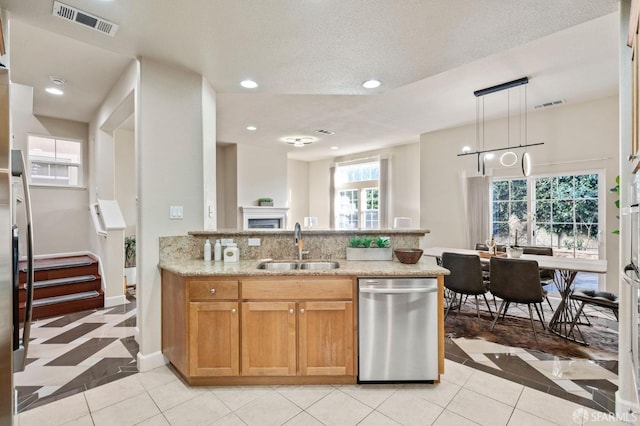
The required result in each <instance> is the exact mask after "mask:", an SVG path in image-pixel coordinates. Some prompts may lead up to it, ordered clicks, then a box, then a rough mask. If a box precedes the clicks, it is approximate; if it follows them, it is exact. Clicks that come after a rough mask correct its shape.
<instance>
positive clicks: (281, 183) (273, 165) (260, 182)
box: [236, 144, 287, 228]
mask: <svg viewBox="0 0 640 426" xmlns="http://www.w3.org/2000/svg"><path fill="white" fill-rule="evenodd" d="M236 147H237V173H238V177H237V179H238V181H237V185H238V186H237V189H238V207H240V206H256V205H257V202H258V198H261V197H270V198H273V205H274V207H287V153H286V151H285V150H284V149H277V148H273V147H269V148H261V147H256V146H251V145H244V144H237V146H236ZM238 228H242V224H241V223H238Z"/></svg>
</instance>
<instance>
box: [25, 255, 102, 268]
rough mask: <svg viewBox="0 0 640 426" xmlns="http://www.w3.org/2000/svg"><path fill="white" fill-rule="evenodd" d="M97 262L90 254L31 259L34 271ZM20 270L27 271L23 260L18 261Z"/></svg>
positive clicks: (87, 264)
mask: <svg viewBox="0 0 640 426" xmlns="http://www.w3.org/2000/svg"><path fill="white" fill-rule="evenodd" d="M94 263H97V261H96V260H95V259H93V258H92V257H90V256H86V255H83V256H69V257H51V258H40V259H35V260H34V261H33V266H34V270H35V271H47V270H51V269H64V268H73V267H78V266H89V265H92V264H94ZM20 271H22V272H26V271H27V262H26V261H25V260H21V261H20Z"/></svg>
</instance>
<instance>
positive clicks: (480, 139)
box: [458, 77, 544, 176]
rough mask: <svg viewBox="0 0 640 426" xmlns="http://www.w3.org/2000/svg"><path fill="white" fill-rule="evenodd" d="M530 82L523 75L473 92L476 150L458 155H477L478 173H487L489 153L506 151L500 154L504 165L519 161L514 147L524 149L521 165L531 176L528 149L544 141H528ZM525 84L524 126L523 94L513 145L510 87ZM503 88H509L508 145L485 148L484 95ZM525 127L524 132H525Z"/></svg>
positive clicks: (513, 164) (501, 162)
mask: <svg viewBox="0 0 640 426" xmlns="http://www.w3.org/2000/svg"><path fill="white" fill-rule="evenodd" d="M528 83H529V78H528V77H522V78H519V79H517V80H513V81H509V82H506V83H502V84H498V85H496V86H491V87H487V88H485V89H480V90H476V91H475V92H473V94H474V95H475V96H476V150H475V151H474V152H472V151H470V150H463V152H462V153H461V154H458V157H461V156H465V155H475V156H476V158H477V166H478V173H481V174H482V175H483V176H484V175H485V161H486V160H487V159H488V157H487V156H488V154H490V153H494V152H500V151H506V152H504V153H503V154H502V155H501V156H500V164H501V165H502V166H503V167H513V166H515V165H516V164H517V162H518V155H517V154H516V153H515V152H514V149H524V153H523V154H522V157H521V167H522V174H523V175H524V176H529V175H530V174H531V156H530V154H529V152H528V150H527V148H528V147H530V146H537V145H544V142H537V143H527V88H526V85H527V84H528ZM519 86H525V87H524V88H522V87H521V88H520V93H522V91H523V89H524V126H523V124H522V122H523V114H522V109H523V105H522V95H520V97H519V107H518V113H519V136H518V139H519V141H518V145H517V146H513V147H512V146H511V141H510V139H511V115H510V94H509V89H511V88H513V87H519ZM502 90H507V146H506V147H500V148H488V149H485V138H484V96H486V95H489V94H492V93H495V92H500V91H502ZM480 98H482V99H480ZM480 110H482V121H481V120H480ZM523 128H524V132H523ZM523 133H524V143H522V142H523ZM481 157H482V158H481Z"/></svg>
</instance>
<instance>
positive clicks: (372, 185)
mask: <svg viewBox="0 0 640 426" xmlns="http://www.w3.org/2000/svg"><path fill="white" fill-rule="evenodd" d="M371 163H376V164H377V167H378V179H369V180H361V181H356V182H342V183H338V182H336V181H335V180H334V184H333V186H334V188H333V190H334V194H335V195H334V196H333V197H332V199H331V203H332V204H333V206H334V217H333V221H334V223H335V225H334V228H335V229H342V230H344V229H381V228H380V225H381V214H382V213H381V208H380V207H381V206H380V196H381V183H382V182H381V173H382V164H381V159H379V158H376V159H372V158H367V159H362V160H356V161H349V162H345V163H342V164H340V163H337V164H336V165H335V170H334V175H337V174H338V170H339V168H341V167H350V166H357V165H360V166H363V165H366V164H371ZM372 189H373V190H377V191H378V208H377V209H367V208H366V204H367V198H366V193H367V191H369V190H372ZM350 190H351V191H353V190H355V191H357V194H358V211H357V218H358V222H357V226H356V227H355V228H345V227H341V226H340V225H341V222H340V220H339V217H340V210H338V206H339V203H338V202H337V201H338V198H339V196H340V192H341V191H350ZM374 211H375V212H377V215H378V219H377V227H375V228H365V227H363V224H365V223H366V222H367V220H366V218H365V214H366V213H369V212H374ZM349 223H352V222H349Z"/></svg>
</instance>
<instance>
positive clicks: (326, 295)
mask: <svg viewBox="0 0 640 426" xmlns="http://www.w3.org/2000/svg"><path fill="white" fill-rule="evenodd" d="M352 297H353V281H352V280H351V279H348V278H321V279H308V278H307V279H286V278H285V279H279V280H259V279H256V280H253V279H250V280H242V298H243V299H261V300H285V299H298V300H314V299H316V300H331V299H335V300H351V299H352Z"/></svg>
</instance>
